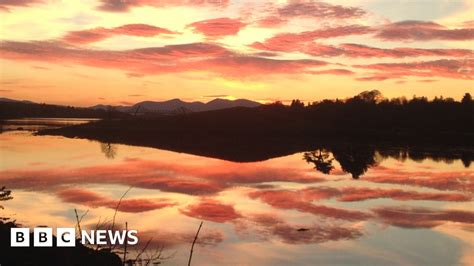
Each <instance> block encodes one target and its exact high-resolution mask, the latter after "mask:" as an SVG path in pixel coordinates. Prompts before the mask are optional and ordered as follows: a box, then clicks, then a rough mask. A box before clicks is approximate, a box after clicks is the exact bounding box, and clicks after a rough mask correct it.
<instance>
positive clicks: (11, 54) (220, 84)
mask: <svg viewBox="0 0 474 266" xmlns="http://www.w3.org/2000/svg"><path fill="white" fill-rule="evenodd" d="M348 3H350V5H348ZM0 17H1V19H0V29H1V30H0V38H1V45H0V77H1V83H0V84H1V85H0V96H1V97H7V98H13V99H26V100H31V101H36V102H47V103H55V104H68V105H77V106H90V105H95V104H114V105H115V104H120V105H128V104H133V103H136V102H139V101H143V100H167V99H171V98H181V99H182V100H186V101H194V100H198V101H203V102H205V101H209V100H211V99H213V98H216V97H220V98H228V99H234V98H247V99H252V100H257V101H261V102H268V101H275V100H282V101H287V100H291V99H294V98H299V99H301V100H303V101H313V100H320V99H324V98H346V97H350V96H352V95H355V94H357V93H359V92H361V91H363V90H370V89H378V90H380V91H381V92H382V93H383V94H384V95H385V96H386V97H398V96H406V97H412V96H413V95H417V96H428V97H430V98H432V97H434V96H437V95H443V96H445V97H453V98H455V99H460V98H461V97H462V95H463V94H464V93H465V92H471V93H473V92H474V86H473V84H474V82H473V81H472V79H474V72H473V71H472V69H473V67H474V54H473V50H472V49H474V1H473V0H429V1H428V0H398V1H395V0H351V1H347V0H346V1H343V0H333V1H298V0H295V1H293V0H288V1H283V0H279V1H278V0H275V1H263V0H262V1H240V0H68V1H61V0H0Z"/></svg>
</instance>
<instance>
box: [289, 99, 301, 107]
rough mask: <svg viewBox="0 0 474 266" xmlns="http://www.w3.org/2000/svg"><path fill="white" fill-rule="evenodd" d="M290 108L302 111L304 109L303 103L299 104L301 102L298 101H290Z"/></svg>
mask: <svg viewBox="0 0 474 266" xmlns="http://www.w3.org/2000/svg"><path fill="white" fill-rule="evenodd" d="M290 108H292V109H303V108H304V103H303V102H301V101H300V100H298V99H296V100H292V101H291V105H290Z"/></svg>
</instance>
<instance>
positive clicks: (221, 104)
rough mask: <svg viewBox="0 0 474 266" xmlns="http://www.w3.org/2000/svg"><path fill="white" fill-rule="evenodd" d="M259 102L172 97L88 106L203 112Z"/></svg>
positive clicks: (254, 104) (127, 109)
mask: <svg viewBox="0 0 474 266" xmlns="http://www.w3.org/2000/svg"><path fill="white" fill-rule="evenodd" d="M260 105H261V104H260V103H258V102H254V101H250V100H246V99H237V100H227V99H220V98H217V99H214V100H212V101H209V102H207V103H203V102H197V101H196V102H185V101H182V100H180V99H172V100H168V101H161V102H156V101H143V102H139V103H136V104H134V105H131V106H123V105H121V106H111V105H103V104H99V105H95V106H92V107H90V108H92V109H108V108H113V109H115V110H117V111H122V112H129V113H134V112H159V113H169V112H204V111H212V110H220V109H226V108H233V107H257V106H260Z"/></svg>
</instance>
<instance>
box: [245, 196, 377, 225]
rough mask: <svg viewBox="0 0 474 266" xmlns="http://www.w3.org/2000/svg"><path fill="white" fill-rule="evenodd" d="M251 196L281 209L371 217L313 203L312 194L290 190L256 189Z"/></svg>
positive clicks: (356, 218) (345, 217)
mask: <svg viewBox="0 0 474 266" xmlns="http://www.w3.org/2000/svg"><path fill="white" fill-rule="evenodd" d="M249 196H250V197H251V198H253V199H255V198H258V199H260V200H261V201H263V202H265V203H267V204H269V205H271V206H272V207H275V208H279V209H294V210H298V211H300V212H307V213H312V214H314V215H321V216H325V217H330V218H335V219H341V220H348V221H361V220H366V219H368V218H370V217H371V215H370V214H367V213H364V212H360V211H351V210H345V209H340V208H333V207H327V206H323V205H315V204H312V203H311V201H312V200H311V199H312V198H311V196H310V197H308V196H307V195H305V194H304V193H299V192H296V191H288V190H272V191H255V192H251V193H250V194H249Z"/></svg>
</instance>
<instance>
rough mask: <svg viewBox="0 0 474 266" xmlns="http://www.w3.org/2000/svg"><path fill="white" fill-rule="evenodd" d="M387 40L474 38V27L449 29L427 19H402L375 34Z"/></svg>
mask: <svg viewBox="0 0 474 266" xmlns="http://www.w3.org/2000/svg"><path fill="white" fill-rule="evenodd" d="M375 37H376V38H379V39H382V40H386V41H430V40H449V41H467V40H474V28H459V29H449V28H446V27H444V26H442V25H440V24H437V23H434V22H426V21H410V20H409V21H401V22H396V23H391V24H387V25H385V26H383V27H382V28H381V29H380V31H379V32H378V33H377V34H376V35H375Z"/></svg>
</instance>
